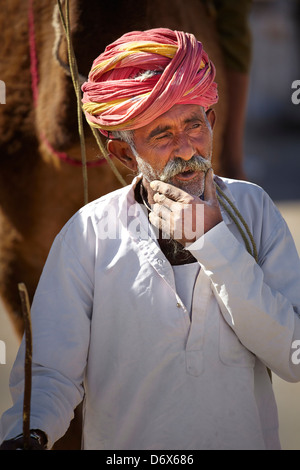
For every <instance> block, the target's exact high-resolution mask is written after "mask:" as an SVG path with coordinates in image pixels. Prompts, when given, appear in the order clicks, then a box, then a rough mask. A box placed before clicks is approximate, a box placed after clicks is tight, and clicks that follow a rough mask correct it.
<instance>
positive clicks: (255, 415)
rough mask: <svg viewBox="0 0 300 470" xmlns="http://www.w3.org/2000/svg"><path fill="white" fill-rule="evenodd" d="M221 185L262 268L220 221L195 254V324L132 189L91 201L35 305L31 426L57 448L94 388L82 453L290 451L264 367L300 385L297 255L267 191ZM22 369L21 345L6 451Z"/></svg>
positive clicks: (3, 430)
mask: <svg viewBox="0 0 300 470" xmlns="http://www.w3.org/2000/svg"><path fill="white" fill-rule="evenodd" d="M223 181H224V182H225V183H226V187H225V184H224V183H223V186H224V190H225V192H226V194H227V195H228V196H229V197H230V199H231V200H232V201H233V202H234V203H235V204H236V205H237V207H238V209H239V210H240V212H241V213H242V214H243V217H244V218H245V220H246V222H247V223H248V225H249V227H250V230H251V232H252V233H253V234H254V238H255V241H256V244H257V247H258V253H259V263H258V264H257V263H256V262H255V260H254V259H253V258H252V256H251V255H249V254H248V253H247V251H246V249H245V246H244V242H243V240H242V237H241V236H240V234H239V232H238V230H237V228H236V226H235V224H233V223H232V221H231V220H230V219H229V217H228V216H227V214H226V213H224V212H223V222H221V223H220V224H218V225H217V226H216V227H214V228H213V229H212V230H210V231H209V232H208V233H207V234H206V235H204V244H203V247H202V248H201V249H196V248H195V247H196V246H197V243H196V244H193V245H192V246H190V247H189V249H190V251H192V253H193V255H194V256H195V257H196V259H197V260H198V262H199V263H200V266H201V269H200V272H199V275H198V277H197V280H196V283H195V288H194V295H193V307H192V309H193V311H192V321H191V319H190V316H189V313H188V312H187V310H186V308H185V307H184V305H183V302H182V300H181V299H180V297H179V295H178V293H177V292H176V288H175V280H174V274H173V270H172V267H171V265H170V264H169V262H168V261H167V259H166V258H165V256H164V254H163V253H162V252H161V250H160V248H159V246H158V244H157V242H156V240H153V239H149V237H148V236H147V234H152V230H150V228H149V223H148V219H147V216H146V215H145V213H144V212H143V211H142V209H141V207H142V206H140V205H139V204H137V203H135V200H134V191H133V186H130V187H126V188H123V189H121V190H119V191H116V192H114V193H111V194H109V195H107V196H105V197H102V198H101V199H99V200H96V201H94V202H92V203H90V204H88V205H87V206H85V207H84V208H83V209H81V210H80V211H79V212H78V213H77V214H76V215H75V216H74V217H73V218H72V219H71V220H70V221H69V222H68V223H67V224H66V226H65V227H64V228H63V230H62V231H61V233H60V234H59V235H58V236H57V238H56V240H55V242H54V244H53V246H52V249H51V252H50V254H49V257H48V261H47V263H46V265H45V268H44V271H43V274H42V277H41V280H40V283H39V286H38V289H37V292H36V295H35V298H34V302H33V305H32V318H33V335H34V340H33V345H34V351H33V363H34V364H33V389H32V416H31V427H32V428H38V429H42V430H44V431H45V432H46V433H47V435H48V437H49V443H50V446H51V445H52V444H53V442H54V441H55V440H57V439H58V438H59V437H61V436H62V435H63V434H64V433H65V431H66V429H67V427H68V425H69V422H70V419H71V418H72V413H73V409H74V408H75V406H76V405H77V404H78V403H79V402H80V401H81V400H82V398H83V396H84V391H85V401H84V429H83V448H84V449H178V450H179V449H183V450H188V449H194V450H195V449H278V448H279V447H280V444H279V440H278V421H277V410H276V404H275V400H274V395H273V391H272V386H271V383H270V380H269V377H268V374H267V370H266V367H265V366H268V367H270V368H271V369H273V370H274V371H275V372H276V374H278V375H279V376H280V377H282V378H284V379H286V380H289V381H298V380H299V379H300V366H299V365H294V364H293V363H292V361H291V357H292V352H293V350H292V342H293V340H294V339H300V319H299V315H298V313H299V311H300V308H299V306H300V268H299V258H298V255H297V252H296V248H295V245H294V243H293V241H292V238H291V235H290V233H289V231H288V228H287V226H286V224H285V222H284V221H283V219H282V217H281V216H280V214H279V212H278V210H277V209H276V207H275V206H274V204H273V203H272V202H271V201H270V199H269V197H268V196H267V195H266V193H265V192H264V191H263V190H261V189H260V188H259V187H257V186H255V185H252V184H250V183H245V182H240V181H233V180H223ZM108 214H109V215H108ZM137 230H140V233H137ZM105 234H106V235H109V236H108V237H107V238H106V239H104V237H105ZM178 305H179V306H178ZM23 363H24V343H23V344H22V346H21V348H20V351H19V354H18V357H17V359H16V363H15V365H14V368H13V371H12V375H11V391H12V395H13V400H14V406H13V407H12V408H11V409H10V410H8V411H7V412H6V413H5V414H4V415H3V416H2V419H1V426H0V440H1V441H2V440H4V439H7V438H10V437H13V436H15V435H17V434H19V433H20V432H22V405H23V394H22V391H23Z"/></svg>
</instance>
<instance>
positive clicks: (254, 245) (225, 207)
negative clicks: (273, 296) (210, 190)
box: [215, 183, 258, 263]
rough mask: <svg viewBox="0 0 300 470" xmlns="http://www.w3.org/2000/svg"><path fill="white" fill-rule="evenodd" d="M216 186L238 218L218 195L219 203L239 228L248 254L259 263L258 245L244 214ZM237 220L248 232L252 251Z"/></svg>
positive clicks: (218, 187)
mask: <svg viewBox="0 0 300 470" xmlns="http://www.w3.org/2000/svg"><path fill="white" fill-rule="evenodd" d="M215 186H216V189H217V192H219V193H220V195H221V196H222V198H224V199H225V201H226V202H227V204H228V205H229V206H230V207H231V209H232V210H233V212H234V213H235V214H236V216H237V217H236V216H235V215H234V214H233V212H232V211H231V210H230V209H229V207H228V206H226V204H225V202H224V201H223V200H222V198H221V197H220V196H219V195H218V194H217V198H218V201H219V203H220V204H221V206H222V207H223V208H224V209H225V210H226V212H227V213H228V215H229V216H230V217H231V219H232V220H233V222H234V223H235V225H236V226H237V228H238V230H239V232H240V234H241V236H242V238H243V240H244V243H245V245H246V248H247V251H248V253H250V255H252V256H253V257H254V259H255V261H256V262H257V263H258V254H257V248H256V244H255V241H254V238H253V235H252V233H251V232H250V229H249V227H248V225H247V223H246V221H245V219H244V218H243V216H242V214H241V213H240V212H239V210H238V209H237V208H236V207H235V205H234V204H233V202H232V201H231V200H230V199H229V198H228V197H227V196H226V194H225V193H224V192H223V191H222V189H221V188H220V186H219V185H218V184H217V183H215ZM237 218H239V219H240V221H241V223H242V225H243V226H244V228H245V230H246V234H247V235H248V237H249V239H250V242H251V245H252V249H251V246H250V243H249V241H248V239H247V237H246V235H245V233H244V231H243V228H242V227H241V225H240V223H239V222H238V220H237Z"/></svg>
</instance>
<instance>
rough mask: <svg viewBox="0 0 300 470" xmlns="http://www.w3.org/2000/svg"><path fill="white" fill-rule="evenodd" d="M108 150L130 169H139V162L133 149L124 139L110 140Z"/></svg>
mask: <svg viewBox="0 0 300 470" xmlns="http://www.w3.org/2000/svg"><path fill="white" fill-rule="evenodd" d="M107 150H108V152H109V153H110V154H111V155H113V156H114V157H116V158H117V159H118V160H120V162H121V163H123V165H125V166H126V167H127V168H129V169H130V170H132V171H134V172H136V171H137V162H136V159H135V156H134V155H133V152H132V150H131V147H130V145H129V144H128V143H127V142H124V141H123V140H117V139H114V140H111V139H110V140H109V141H108V142H107Z"/></svg>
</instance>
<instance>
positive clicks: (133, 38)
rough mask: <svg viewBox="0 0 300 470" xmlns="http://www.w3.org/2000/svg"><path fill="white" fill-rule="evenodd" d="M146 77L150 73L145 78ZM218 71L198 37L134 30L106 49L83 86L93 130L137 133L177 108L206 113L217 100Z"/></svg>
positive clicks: (84, 107)
mask: <svg viewBox="0 0 300 470" xmlns="http://www.w3.org/2000/svg"><path fill="white" fill-rule="evenodd" d="M145 72H146V73H145ZM214 78H215V67H214V65H213V63H212V62H211V61H210V60H209V57H208V55H207V54H206V52H205V51H204V50H203V47H202V44H201V42H199V41H197V39H196V38H195V36H193V35H192V34H189V33H184V32H182V31H171V30H170V29H166V28H158V29H151V30H148V31H133V32H131V33H127V34H124V35H123V36H122V37H120V38H119V39H118V40H117V41H115V42H113V43H112V44H110V45H109V46H107V47H106V49H105V51H104V52H103V54H100V55H99V57H97V59H96V60H95V61H94V63H93V66H92V69H91V71H90V73H89V77H88V81H87V82H85V83H84V84H83V85H82V91H83V99H82V103H83V110H84V113H85V116H86V119H87V121H88V122H89V123H90V125H91V126H93V127H96V128H99V129H100V130H101V132H102V133H103V134H105V135H108V131H121V130H130V129H137V128H139V127H142V126H145V125H147V124H149V123H150V122H151V121H153V120H154V119H156V118H157V117H159V116H160V115H161V114H163V113H165V112H166V111H168V110H169V109H170V108H172V106H174V105H175V104H198V105H200V106H203V107H204V108H205V110H207V109H208V108H209V107H210V106H212V105H213V104H215V103H216V102H217V101H218V93H217V84H216V83H215V82H214Z"/></svg>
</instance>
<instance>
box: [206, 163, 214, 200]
mask: <svg viewBox="0 0 300 470" xmlns="http://www.w3.org/2000/svg"><path fill="white" fill-rule="evenodd" d="M216 200H217V194H216V188H215V185H214V172H213V169H212V168H210V169H209V170H208V171H207V173H206V175H205V186H204V201H209V202H215V201H216Z"/></svg>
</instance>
